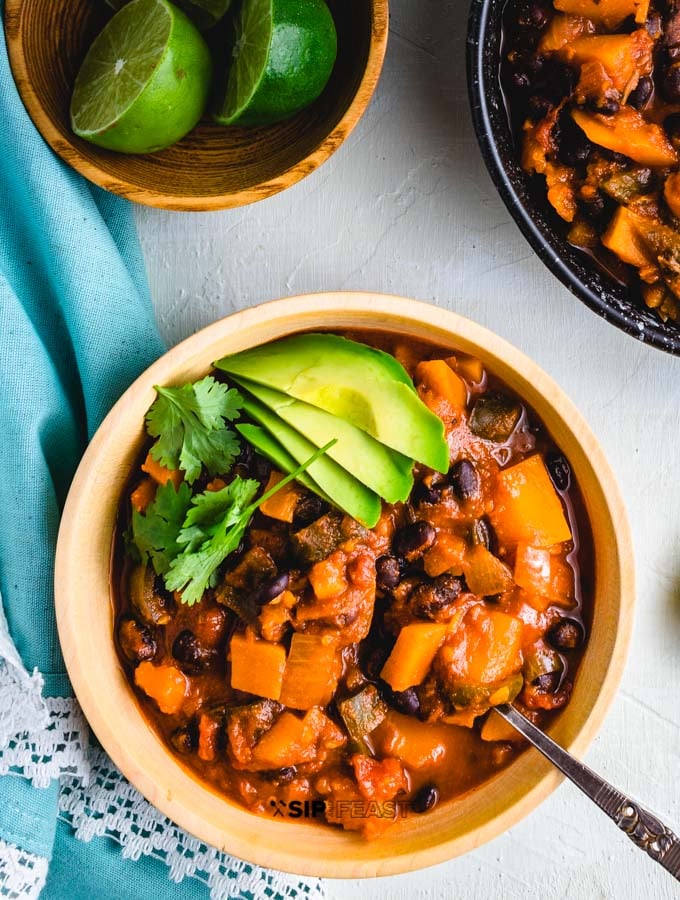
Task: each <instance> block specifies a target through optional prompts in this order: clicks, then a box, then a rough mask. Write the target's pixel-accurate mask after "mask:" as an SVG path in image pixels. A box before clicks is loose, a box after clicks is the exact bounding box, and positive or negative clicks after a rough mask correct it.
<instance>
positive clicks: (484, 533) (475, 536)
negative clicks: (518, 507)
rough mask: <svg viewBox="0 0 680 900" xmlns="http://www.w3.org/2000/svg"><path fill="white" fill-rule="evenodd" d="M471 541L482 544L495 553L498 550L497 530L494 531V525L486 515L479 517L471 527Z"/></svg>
mask: <svg viewBox="0 0 680 900" xmlns="http://www.w3.org/2000/svg"><path fill="white" fill-rule="evenodd" d="M470 541H471V542H472V543H473V544H481V545H482V547H486V549H487V550H489V551H490V552H491V553H493V554H494V555H495V554H496V552H497V550H498V538H497V537H496V532H495V531H494V527H493V525H492V524H491V522H489V520H488V519H487V518H486V517H484V518H483V519H477V521H476V522H475V523H474V525H473V526H472V528H471V529H470Z"/></svg>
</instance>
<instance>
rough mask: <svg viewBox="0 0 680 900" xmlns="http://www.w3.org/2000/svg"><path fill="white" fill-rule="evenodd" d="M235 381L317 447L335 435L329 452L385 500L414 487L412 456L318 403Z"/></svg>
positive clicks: (390, 500) (401, 497)
mask: <svg viewBox="0 0 680 900" xmlns="http://www.w3.org/2000/svg"><path fill="white" fill-rule="evenodd" d="M234 381H236V383H237V384H238V385H239V387H241V388H244V389H245V390H246V391H248V393H250V394H252V396H253V397H255V398H256V399H257V400H259V401H260V402H261V403H264V405H265V406H267V407H268V408H269V409H271V410H272V411H273V412H275V413H276V414H277V415H278V416H279V417H280V418H281V419H283V420H284V422H287V423H288V424H289V425H291V426H292V427H293V428H295V429H296V430H297V431H299V432H300V433H301V434H304V435H305V437H307V438H309V440H310V441H311V442H312V443H313V444H316V446H317V447H323V446H324V445H325V444H327V443H328V441H329V440H333V439H334V438H335V439H336V440H337V443H336V444H334V445H333V446H332V447H331V448H330V449H329V450H328V456H330V458H331V459H334V460H335V461H336V462H337V463H339V464H340V465H341V466H342V467H343V469H345V470H346V471H347V472H350V473H351V474H352V475H353V476H354V477H355V478H357V479H358V480H359V481H361V483H362V484H365V485H366V487H368V488H370V489H371V490H372V491H375V493H376V494H378V495H379V496H380V497H382V498H383V499H385V500H387V502H388V503H397V502H399V501H404V500H406V499H407V498H408V496H409V494H410V493H411V489H412V487H413V475H412V469H413V460H411V459H408V457H406V456H403V455H402V454H401V453H397V452H396V451H395V450H390V449H389V447H386V446H385V445H384V444H381V443H380V442H379V441H376V439H375V438H373V437H371V435H370V434H367V433H366V432H365V431H362V430H361V429H360V428H357V427H356V426H355V425H352V424H351V423H350V422H346V421H345V420H344V419H340V418H338V416H334V415H332V414H331V413H328V412H326V411H325V410H323V409H320V408H319V407H317V406H311V405H310V404H309V403H304V402H303V401H301V400H296V399H295V398H294V397H290V396H288V395H287V394H284V393H282V392H281V391H276V390H274V389H273V388H268V387H265V386H264V385H258V384H256V383H255V382H254V381H250V380H248V379H246V378H240V377H234Z"/></svg>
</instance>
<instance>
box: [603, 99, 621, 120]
mask: <svg viewBox="0 0 680 900" xmlns="http://www.w3.org/2000/svg"><path fill="white" fill-rule="evenodd" d="M620 109H621V104H620V103H619V101H618V100H615V99H614V97H605V98H604V100H602V102H601V103H600V104H599V105H598V106H597V111H598V112H599V113H602V115H604V116H613V115H614V114H615V113H617V112H618V111H619V110H620Z"/></svg>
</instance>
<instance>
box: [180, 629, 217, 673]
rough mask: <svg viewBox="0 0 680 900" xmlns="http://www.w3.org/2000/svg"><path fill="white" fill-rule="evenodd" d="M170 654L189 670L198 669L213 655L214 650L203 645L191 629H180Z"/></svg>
mask: <svg viewBox="0 0 680 900" xmlns="http://www.w3.org/2000/svg"><path fill="white" fill-rule="evenodd" d="M172 655H173V656H174V657H175V659H176V660H177V661H178V662H180V663H182V664H183V665H184V666H185V667H186V668H187V669H188V670H189V671H200V670H201V669H203V668H204V667H205V666H206V665H208V664H209V663H210V662H211V661H212V659H213V657H214V656H215V653H214V651H212V650H210V649H209V648H208V647H205V646H204V645H203V644H202V643H201V642H200V641H199V639H198V638H197V637H196V635H195V634H194V633H193V631H189V629H186V630H185V631H181V632H180V633H179V634H178V635H177V637H176V638H175V641H174V643H173V645H172Z"/></svg>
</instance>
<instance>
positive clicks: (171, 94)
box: [71, 0, 212, 153]
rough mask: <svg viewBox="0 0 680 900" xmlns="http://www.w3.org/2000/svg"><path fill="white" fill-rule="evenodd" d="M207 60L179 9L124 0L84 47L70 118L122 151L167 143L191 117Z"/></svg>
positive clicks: (203, 89) (83, 133)
mask: <svg viewBox="0 0 680 900" xmlns="http://www.w3.org/2000/svg"><path fill="white" fill-rule="evenodd" d="M211 74H212V62H211V58H210V52H209V50H208V47H207V45H206V43H205V41H204V40H203V38H202V37H201V35H200V33H199V31H198V29H197V28H196V26H195V25H193V23H192V22H191V21H190V20H189V19H188V18H187V16H186V15H185V14H184V13H183V12H181V10H179V9H176V8H175V7H174V6H173V5H172V4H170V3H168V2H167V0H132V2H131V3H128V4H126V5H125V6H124V7H123V8H122V9H121V10H120V11H119V12H117V13H116V15H115V16H114V17H113V18H112V19H111V21H110V22H109V23H108V25H106V27H105V28H104V30H103V31H102V32H101V34H100V35H99V36H98V37H97V38H96V39H95V41H94V43H93V44H92V46H91V47H90V49H89V51H88V53H87V56H86V57H85V60H84V62H83V65H82V67H81V69H80V72H79V73H78V77H77V78H76V83H75V88H74V91H73V98H72V100H71V125H72V127H73V130H74V131H75V133H76V134H77V135H79V136H80V137H82V138H85V140H88V141H91V142H92V143H93V144H98V145H99V146H100V147H106V148H108V149H109V150H118V151H120V152H122V153H151V152H153V151H155V150H161V149H163V148H164V147H168V146H170V144H174V143H175V142H176V141H178V140H180V139H181V138H182V137H184V135H185V134H186V133H187V132H189V131H191V129H192V128H193V127H194V125H195V124H196V123H197V122H198V120H199V119H200V117H201V115H202V114H203V111H204V109H205V105H206V102H207V99H208V93H209V90H210V81H211Z"/></svg>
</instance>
